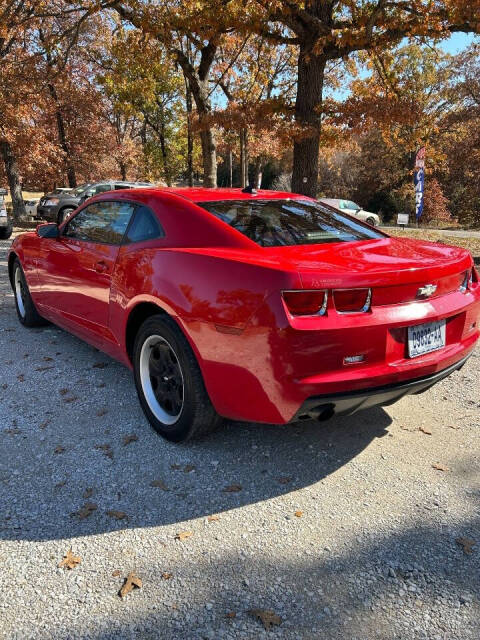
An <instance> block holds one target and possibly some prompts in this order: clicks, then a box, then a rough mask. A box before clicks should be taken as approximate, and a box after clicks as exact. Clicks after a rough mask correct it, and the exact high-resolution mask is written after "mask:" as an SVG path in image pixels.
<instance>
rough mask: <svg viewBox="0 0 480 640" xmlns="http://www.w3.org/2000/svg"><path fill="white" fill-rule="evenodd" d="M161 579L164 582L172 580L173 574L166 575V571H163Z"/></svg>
mask: <svg viewBox="0 0 480 640" xmlns="http://www.w3.org/2000/svg"><path fill="white" fill-rule="evenodd" d="M162 578H163V579H164V580H170V578H173V573H167V572H166V571H164V572H163V573H162Z"/></svg>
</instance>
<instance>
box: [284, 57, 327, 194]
mask: <svg viewBox="0 0 480 640" xmlns="http://www.w3.org/2000/svg"><path fill="white" fill-rule="evenodd" d="M326 63H327V60H326V58H325V57H324V56H322V55H315V54H314V53H313V52H312V50H311V48H310V47H307V46H306V45H300V53H299V57H298V83H297V98H296V102H295V120H296V121H297V123H298V124H299V125H301V126H302V127H304V128H305V131H304V132H303V134H302V136H301V137H299V138H297V139H296V140H295V143H294V146H293V174H292V191H294V192H295V193H303V194H304V195H306V196H311V197H312V198H315V197H316V195H317V188H318V154H319V147H320V126H321V108H322V97H323V82H324V76H325V67H326Z"/></svg>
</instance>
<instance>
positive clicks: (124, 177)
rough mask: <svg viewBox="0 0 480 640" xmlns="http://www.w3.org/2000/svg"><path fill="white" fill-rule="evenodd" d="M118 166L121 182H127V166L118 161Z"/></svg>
mask: <svg viewBox="0 0 480 640" xmlns="http://www.w3.org/2000/svg"><path fill="white" fill-rule="evenodd" d="M118 166H119V169H120V175H121V176H122V180H123V181H124V182H126V181H127V165H126V164H125V162H124V161H123V160H119V161H118Z"/></svg>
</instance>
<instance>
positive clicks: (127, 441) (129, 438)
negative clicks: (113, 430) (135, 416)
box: [123, 433, 138, 447]
mask: <svg viewBox="0 0 480 640" xmlns="http://www.w3.org/2000/svg"><path fill="white" fill-rule="evenodd" d="M137 440H138V436H137V435H136V434H135V433H132V434H131V435H129V436H124V437H123V446H124V447H126V446H127V444H130V442H136V441H137Z"/></svg>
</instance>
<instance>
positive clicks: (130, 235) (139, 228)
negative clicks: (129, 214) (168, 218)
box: [125, 206, 165, 242]
mask: <svg viewBox="0 0 480 640" xmlns="http://www.w3.org/2000/svg"><path fill="white" fill-rule="evenodd" d="M164 236H165V233H164V231H163V229H162V228H161V226H160V223H159V222H158V220H157V218H156V217H155V214H154V213H153V212H152V211H150V209H149V208H148V207H144V206H138V207H137V209H136V211H135V215H134V217H133V220H132V223H131V225H130V226H129V227H128V230H127V234H126V236H125V241H126V242H142V241H143V240H154V239H155V238H163V237H164Z"/></svg>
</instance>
